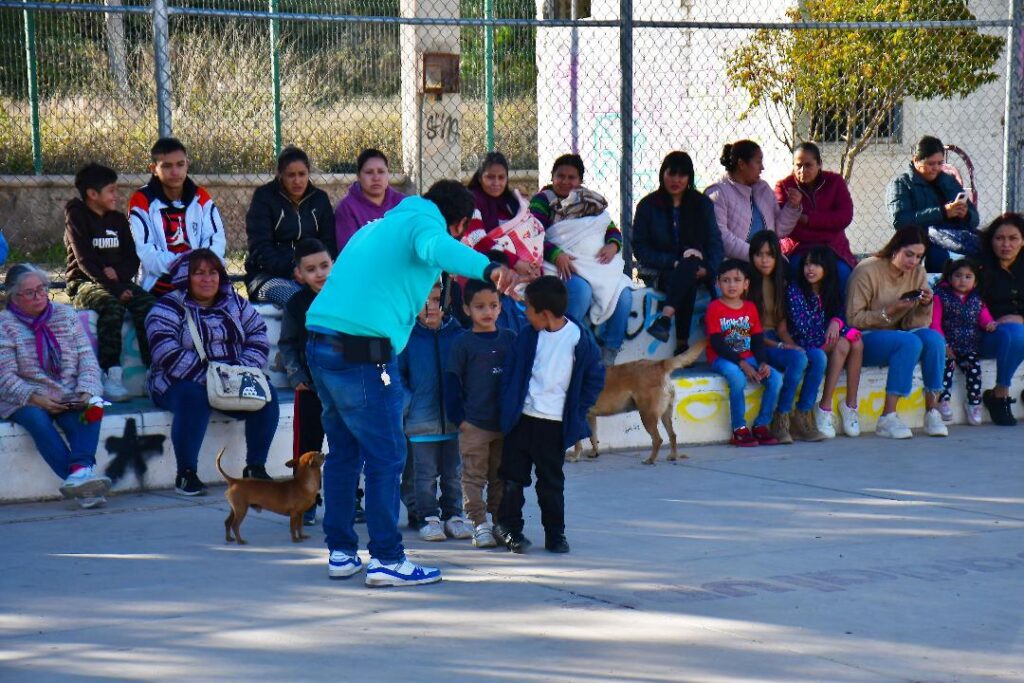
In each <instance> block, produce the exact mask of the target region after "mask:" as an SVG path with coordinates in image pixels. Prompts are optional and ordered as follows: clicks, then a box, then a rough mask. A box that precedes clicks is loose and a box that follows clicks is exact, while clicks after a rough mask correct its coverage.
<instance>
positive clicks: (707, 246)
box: [633, 152, 723, 353]
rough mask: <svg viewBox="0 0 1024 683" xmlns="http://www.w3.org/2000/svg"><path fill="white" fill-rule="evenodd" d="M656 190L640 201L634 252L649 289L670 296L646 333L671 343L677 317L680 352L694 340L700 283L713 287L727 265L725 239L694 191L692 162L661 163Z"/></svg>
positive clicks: (677, 156) (677, 155) (685, 157)
mask: <svg viewBox="0 0 1024 683" xmlns="http://www.w3.org/2000/svg"><path fill="white" fill-rule="evenodd" d="M658 179H659V181H660V185H659V187H658V189H657V190H655V191H654V192H652V193H651V194H649V195H647V196H646V197H644V198H643V199H641V200H640V203H639V204H637V206H636V215H635V217H634V218H633V253H634V254H635V255H636V258H637V261H639V263H640V275H641V277H643V278H644V281H645V282H647V284H648V285H651V286H653V287H654V288H655V289H657V290H659V291H661V292H664V293H665V307H664V309H662V312H661V315H659V316H658V317H657V318H656V319H655V320H654V322H653V323H651V326H650V327H648V328H647V332H648V333H649V334H650V335H651V336H652V337H654V338H655V339H658V340H660V341H662V342H667V341H668V338H669V330H670V329H671V327H672V318H677V320H679V321H682V323H681V324H679V323H677V324H676V353H680V352H681V351H683V350H685V349H686V347H687V345H688V342H689V339H690V326H691V320H692V318H693V305H694V301H695V300H696V298H697V285H698V284H700V283H704V284H705V285H707V287H708V288H709V289H710V288H711V287H712V283H713V282H714V277H715V276H714V273H715V271H716V270H717V268H718V265H719V264H720V263H721V261H722V254H723V250H722V236H721V233H719V231H718V224H717V223H716V222H715V208H714V204H712V203H711V200H710V199H708V198H707V197H705V196H704V195H703V194H702V193H701V192H699V191H697V188H696V187H694V170H693V161H692V160H691V159H690V155H689V154H687V153H686V152H669V154H668V156H666V157H665V160H664V161H662V162H661V170H660V171H659V172H658Z"/></svg>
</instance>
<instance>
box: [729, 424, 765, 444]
mask: <svg viewBox="0 0 1024 683" xmlns="http://www.w3.org/2000/svg"><path fill="white" fill-rule="evenodd" d="M729 443H730V444H732V445H733V446H739V447H740V448H751V447H752V446H757V445H758V443H757V439H755V438H754V436H753V435H752V434H751V433H750V430H749V429H747V428H746V427H740V428H739V429H734V430H733V432H732V438H731V439H729Z"/></svg>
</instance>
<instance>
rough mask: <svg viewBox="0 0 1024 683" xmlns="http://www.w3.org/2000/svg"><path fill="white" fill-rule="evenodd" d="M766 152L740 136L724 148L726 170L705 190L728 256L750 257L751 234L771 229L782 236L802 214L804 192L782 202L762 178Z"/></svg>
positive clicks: (790, 195) (723, 157)
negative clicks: (713, 209)
mask: <svg viewBox="0 0 1024 683" xmlns="http://www.w3.org/2000/svg"><path fill="white" fill-rule="evenodd" d="M763 159H764V155H763V154H762V153H761V148H760V147H759V146H758V144H757V143H756V142H753V141H752V140H740V141H739V142H734V143H732V144H731V145H726V146H725V148H724V149H723V150H722V158H721V162H722V166H724V167H725V170H726V174H725V175H724V176H722V179H721V180H719V181H718V182H717V183H715V184H714V185H711V186H709V187H708V188H707V189H706V190H704V194H706V195H707V196H708V198H709V199H711V201H712V202H714V204H715V219H716V220H717V222H718V229H719V230H721V232H722V246H724V247H725V255H726V257H727V258H735V259H740V260H741V261H746V260H748V259H749V256H748V252H749V250H750V237H751V236H752V235H753V234H754V233H757V232H760V231H762V230H770V231H772V232H774V233H777V234H778V236H779V237H785V236H786V235H788V234H789V233H790V232H792V231H793V226H795V225H796V222H797V219H799V218H800V212H801V209H800V201H801V195H800V192H798V191H797V190H793V191H792V192H791V193H790V194H789V197H788V199H787V201H786V203H785V204H784V205H783V206H779V205H778V204H777V203H776V202H775V193H774V192H772V186H771V185H769V184H768V183H766V182H765V181H763V180H761V171H763V170H764V163H763Z"/></svg>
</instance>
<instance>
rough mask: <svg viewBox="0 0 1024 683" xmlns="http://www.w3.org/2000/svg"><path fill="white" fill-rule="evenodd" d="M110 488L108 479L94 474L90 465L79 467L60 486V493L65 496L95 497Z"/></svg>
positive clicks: (103, 493)
mask: <svg viewBox="0 0 1024 683" xmlns="http://www.w3.org/2000/svg"><path fill="white" fill-rule="evenodd" d="M109 490H110V479H109V477H104V476H100V475H98V474H96V472H95V471H94V470H93V468H92V466H87V467H81V468H79V469H78V470H77V471H76V472H75V473H74V474H69V475H68V478H67V479H65V480H64V483H63V484H61V486H60V494H61V495H62V496H64V497H65V498H95V497H99V496H105V495H107V491H109Z"/></svg>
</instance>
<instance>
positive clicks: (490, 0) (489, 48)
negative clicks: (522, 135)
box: [484, 0, 494, 152]
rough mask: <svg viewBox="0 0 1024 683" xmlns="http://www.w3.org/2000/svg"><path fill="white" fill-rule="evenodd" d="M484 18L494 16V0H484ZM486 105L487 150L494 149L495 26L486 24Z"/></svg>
mask: <svg viewBox="0 0 1024 683" xmlns="http://www.w3.org/2000/svg"><path fill="white" fill-rule="evenodd" d="M484 18H485V19H493V18H494V0H484ZM484 105H485V107H486V113H487V124H486V137H487V151H488V152H493V151H494V26H491V25H488V26H484Z"/></svg>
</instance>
